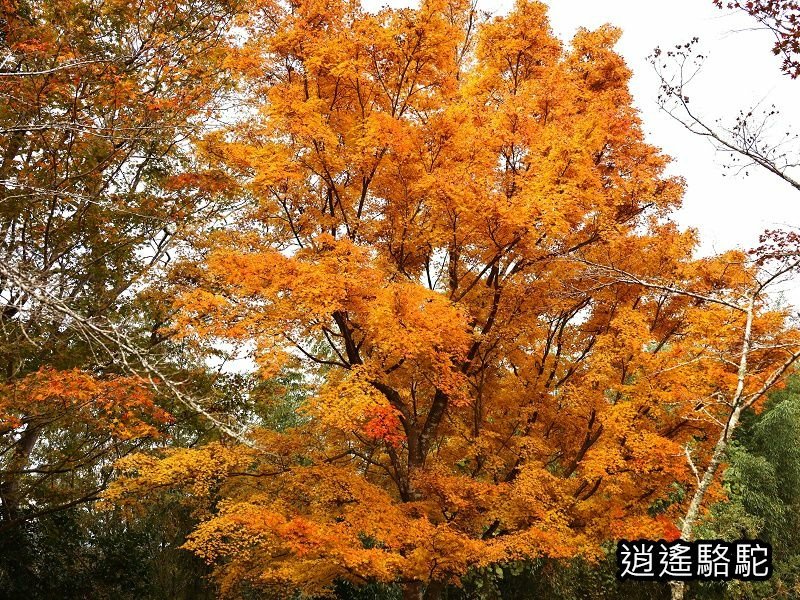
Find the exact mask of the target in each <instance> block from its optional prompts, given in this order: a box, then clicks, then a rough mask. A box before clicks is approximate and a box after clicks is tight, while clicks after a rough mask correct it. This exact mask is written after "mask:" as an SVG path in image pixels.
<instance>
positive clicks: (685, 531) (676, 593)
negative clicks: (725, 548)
mask: <svg viewBox="0 0 800 600" xmlns="http://www.w3.org/2000/svg"><path fill="white" fill-rule="evenodd" d="M754 307H755V294H753V295H751V296H750V300H749V302H748V304H747V311H746V312H747V321H746V322H745V327H744V335H743V338H742V353H741V356H740V357H739V369H738V372H737V381H736V391H735V392H734V394H733V398H731V406H732V407H733V410H732V411H731V414H730V416H729V417H728V422H727V423H726V424H725V427H724V428H723V429H722V431H721V432H720V434H719V438H718V439H717V443H716V445H715V446H714V453H713V454H712V455H711V462H709V463H708V466H707V467H706V470H705V472H704V473H703V477H702V478H701V479H700V481H699V482H698V484H697V489H695V491H694V495H693V496H692V501H691V502H690V503H689V508H688V509H687V510H686V515H685V516H684V518H683V523H682V524H681V539H683V540H686V541H689V540H691V539H692V529H693V527H694V524H695V521H696V520H697V517H698V516H699V514H700V507H701V506H702V504H703V499H704V498H705V495H706V492H707V491H708V488H709V487H711V484H712V483H713V481H714V476H715V475H716V473H717V469H718V468H719V465H720V463H721V462H722V457H723V456H724V455H725V451H726V450H727V449H728V444H729V443H730V440H731V438H732V437H733V432H734V431H735V430H736V427H737V426H738V425H739V418H740V417H741V415H742V410H743V409H744V403H743V396H744V384H745V379H746V377H747V360H748V358H749V356H750V346H751V341H752V331H753V311H754ZM670 588H671V595H672V600H683V598H684V594H685V593H686V584H685V583H684V582H682V581H673V582H670Z"/></svg>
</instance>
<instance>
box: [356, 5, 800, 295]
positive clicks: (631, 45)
mask: <svg viewBox="0 0 800 600" xmlns="http://www.w3.org/2000/svg"><path fill="white" fill-rule="evenodd" d="M545 1H546V3H547V4H548V5H549V6H550V21H551V24H552V26H553V29H554V31H555V32H556V34H557V35H558V36H559V37H560V38H561V39H562V40H564V41H567V42H568V41H569V39H570V38H571V37H572V35H573V34H574V32H575V30H576V29H578V27H581V26H583V27H588V28H590V29H592V28H595V27H598V26H600V25H602V24H604V23H611V24H612V25H615V26H617V27H620V28H621V29H622V30H623V34H622V38H621V40H620V42H619V44H618V45H617V50H618V51H619V52H620V53H621V54H622V55H623V56H624V58H625V60H626V62H627V64H628V66H629V67H630V68H631V70H632V71H633V79H632V81H631V91H632V92H633V95H634V99H635V104H636V107H637V108H638V109H639V110H640V112H641V116H642V120H643V123H644V129H645V132H646V134H647V136H648V140H649V141H650V143H652V144H654V145H656V146H658V147H660V148H662V149H663V150H664V152H666V153H667V154H669V155H670V156H672V157H673V159H674V163H673V165H672V167H671V172H672V173H674V174H678V175H681V176H683V177H684V178H685V179H686V182H687V190H686V195H685V198H684V203H683V207H682V208H681V210H680V211H679V212H678V213H677V214H676V218H677V220H678V222H679V223H680V224H681V225H683V226H685V227H694V228H696V229H698V230H699V231H700V238H701V241H702V247H701V252H702V253H703V254H711V253H714V252H720V251H723V250H727V249H729V248H732V247H742V248H751V247H753V246H755V245H756V244H757V242H758V236H759V234H760V233H761V232H762V231H763V230H764V229H766V228H772V229H775V228H778V227H782V226H800V195H798V193H797V192H796V191H795V190H793V189H792V188H791V187H790V186H789V185H788V184H786V183H784V182H782V181H780V180H778V179H777V178H776V177H775V176H774V175H770V174H768V173H764V172H761V171H759V170H758V169H750V170H749V176H747V177H745V176H744V175H740V176H734V175H733V174H732V173H731V171H730V170H729V171H727V174H724V173H725V170H724V169H723V168H722V165H723V164H725V163H726V157H725V156H724V155H721V154H717V153H715V151H714V148H713V147H712V146H711V145H710V143H709V142H708V141H707V140H705V139H702V138H700V137H698V136H695V135H693V134H691V133H689V132H687V131H685V130H684V129H683V128H682V127H681V126H680V125H679V124H678V123H677V122H675V121H674V120H673V119H671V118H670V117H669V116H668V115H666V114H665V113H663V112H662V111H661V110H660V109H659V108H658V106H657V104H656V97H657V95H658V78H657V77H656V74H655V73H654V71H653V68H652V66H651V65H650V64H649V63H648V62H647V59H646V58H647V56H648V55H649V54H650V53H651V52H652V51H653V49H654V48H655V47H656V46H661V47H662V48H665V49H667V48H670V47H674V46H675V45H676V44H680V43H684V42H686V41H688V40H689V39H691V38H692V37H694V36H697V37H699V38H700V44H699V47H698V50H699V51H700V52H701V53H702V54H704V55H705V56H706V57H707V59H706V61H705V64H704V66H703V68H702V70H701V71H700V73H699V74H698V76H697V78H696V79H695V80H694V81H693V82H692V84H691V88H690V89H689V92H688V93H689V95H690V105H691V106H693V107H694V110H696V111H697V112H698V113H699V114H700V115H702V116H703V117H704V118H705V119H706V120H708V121H711V122H713V121H714V120H715V119H717V118H722V119H723V121H724V122H728V123H730V122H732V121H733V119H734V118H735V116H736V114H737V113H738V111H739V109H742V108H745V109H746V108H749V107H750V106H752V105H754V104H756V103H758V102H760V103H761V105H762V106H765V105H770V104H775V105H776V106H777V108H778V109H779V110H780V111H781V117H780V122H781V123H786V124H796V125H800V119H798V117H800V80H795V81H792V80H791V79H789V78H788V77H787V76H786V75H783V74H782V73H781V71H780V60H779V59H778V57H775V56H774V55H773V54H772V53H771V49H772V42H773V37H772V35H771V34H770V33H769V32H768V31H765V30H763V29H757V24H756V22H755V21H754V20H752V19H750V18H749V17H747V16H746V15H744V14H741V13H734V12H731V11H722V10H719V9H717V8H716V7H714V5H713V4H712V1H711V0H671V1H670V2H666V3H656V2H652V1H646V0H605V1H602V0H549V1H547V0H545ZM386 4H388V5H389V6H392V7H400V6H411V5H416V4H417V2H414V1H413V0H392V1H390V2H386V0H378V1H376V0H364V6H365V7H366V8H368V9H370V10H374V9H377V8H378V7H379V6H382V5H386ZM478 6H479V8H480V9H482V10H485V11H489V12H491V13H493V14H503V13H505V12H507V11H508V10H509V9H510V8H511V7H512V6H513V0H478ZM798 129H800V127H794V131H795V132H797V131H798ZM798 150H800V148H798ZM784 287H785V290H786V292H787V297H788V298H789V299H791V300H792V301H793V303H794V304H795V305H797V306H800V281H798V280H795V281H794V283H792V284H790V286H789V287H786V286H784Z"/></svg>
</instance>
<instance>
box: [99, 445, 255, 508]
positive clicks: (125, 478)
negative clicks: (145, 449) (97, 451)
mask: <svg viewBox="0 0 800 600" xmlns="http://www.w3.org/2000/svg"><path fill="white" fill-rule="evenodd" d="M251 460H252V456H251V451H249V450H248V449H245V448H241V447H237V448H228V447H226V446H223V445H222V444H220V443H211V444H208V445H206V446H204V447H203V448H200V449H192V448H177V449H172V450H168V451H165V452H164V456H163V457H161V458H157V457H154V456H150V455H147V454H131V455H128V456H126V457H124V458H122V459H120V460H119V461H117V463H116V465H115V466H116V468H117V469H119V471H120V472H121V473H122V476H121V477H120V478H118V479H117V480H115V481H114V482H113V484H112V485H111V486H110V487H109V488H108V490H107V491H106V493H105V495H104V498H105V501H106V502H114V503H121V502H126V501H129V500H130V499H133V501H134V502H136V501H139V500H141V499H142V498H144V497H148V496H150V495H151V494H153V493H159V492H161V491H163V490H165V489H167V490H168V489H173V490H174V489H180V490H185V491H187V492H188V493H190V494H191V495H193V496H194V497H196V498H201V499H203V498H208V497H209V494H211V493H212V490H213V489H214V488H215V487H216V486H217V485H218V484H219V483H220V482H221V481H223V480H224V479H225V478H226V477H227V476H228V475H229V473H230V472H231V471H234V470H236V469H245V468H246V466H247V465H248V464H249V462H250V461H251Z"/></svg>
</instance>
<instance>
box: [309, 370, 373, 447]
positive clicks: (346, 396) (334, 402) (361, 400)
mask: <svg viewBox="0 0 800 600" xmlns="http://www.w3.org/2000/svg"><path fill="white" fill-rule="evenodd" d="M369 379H370V374H369V373H368V372H366V370H365V369H363V368H360V367H355V368H353V369H350V370H349V371H347V372H345V373H343V374H338V373H337V374H334V375H333V376H331V377H330V378H329V379H328V381H327V382H326V384H325V385H324V386H323V388H322V390H320V392H319V393H318V394H317V395H316V396H315V397H314V398H313V399H312V400H311V401H310V402H309V403H308V406H307V407H306V408H305V409H304V410H305V411H307V412H308V413H309V414H310V415H312V416H313V417H314V418H315V419H317V420H318V421H319V423H320V424H321V425H322V426H323V427H330V428H334V429H338V430H340V431H344V432H348V433H349V432H351V431H353V430H358V431H361V430H362V429H363V428H364V427H365V425H366V424H367V423H368V422H369V420H370V419H371V418H372V417H373V416H375V415H376V414H377V413H376V412H375V411H376V410H377V409H382V408H386V407H388V404H387V401H386V398H385V397H384V396H383V395H382V394H381V393H380V392H379V391H378V390H376V389H375V388H374V387H373V386H372V385H371V384H370V383H369Z"/></svg>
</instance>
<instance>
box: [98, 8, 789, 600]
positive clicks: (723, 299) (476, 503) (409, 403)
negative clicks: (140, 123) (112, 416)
mask: <svg viewBox="0 0 800 600" xmlns="http://www.w3.org/2000/svg"><path fill="white" fill-rule="evenodd" d="M246 28H247V31H248V35H247V41H246V42H244V45H243V47H242V48H240V53H239V55H238V60H237V61H236V63H235V65H234V68H236V69H238V71H239V75H240V77H241V79H242V82H243V88H242V89H243V90H245V91H246V92H247V94H249V95H250V96H251V97H252V98H253V99H255V101H256V102H257V104H258V106H259V109H258V111H253V112H252V114H251V116H249V117H248V118H247V119H245V120H242V121H241V122H240V123H239V124H238V125H237V126H235V127H233V128H231V129H229V130H225V131H220V132H218V133H216V134H213V135H210V136H208V137H206V138H204V140H203V141H202V142H200V143H199V144H198V152H199V154H200V155H201V156H202V157H203V159H204V161H205V163H206V166H207V169H208V174H214V178H215V179H216V180H218V181H219V180H223V179H225V178H227V179H228V180H229V181H230V182H231V185H233V184H235V185H237V186H240V189H241V190H242V193H244V194H246V195H247V196H248V197H249V198H250V199H251V205H250V208H249V209H248V210H246V211H243V212H242V213H240V214H239V215H238V218H237V219H235V220H233V221H232V222H229V223H226V224H224V226H221V227H220V228H219V230H217V231H216V232H215V233H214V234H213V235H210V236H208V238H207V239H205V240H204V241H203V243H201V244H198V247H197V248H196V250H197V255H198V257H199V259H198V260H191V259H187V260H185V261H183V262H182V263H181V264H180V265H179V266H178V267H177V268H176V269H175V271H174V273H173V278H172V281H173V283H174V285H175V286H176V288H177V290H178V292H179V295H178V300H177V303H176V308H177V309H178V312H177V317H176V319H175V322H174V330H175V331H176V332H178V335H181V336H183V338H184V339H185V340H187V341H188V342H191V343H194V344H196V345H197V347H198V348H204V347H212V346H213V345H214V344H217V343H218V342H220V341H221V340H224V341H227V342H230V343H233V344H243V345H245V346H247V345H248V344H249V345H252V346H253V347H254V348H255V350H254V353H253V356H254V359H255V361H256V362H257V364H258V365H259V367H260V369H261V372H262V375H263V376H264V377H266V378H269V377H272V376H274V375H275V374H277V373H280V372H281V370H284V369H287V368H294V369H298V368H299V369H301V370H302V372H303V374H304V381H305V383H306V385H307V386H308V388H309V389H310V393H309V396H308V399H307V401H306V402H305V403H304V405H303V406H302V408H301V409H300V413H301V414H300V418H299V419H298V422H297V424H295V425H294V426H292V427H289V428H286V429H284V430H283V431H274V430H269V429H266V428H259V427H254V428H253V429H252V431H251V432H250V439H251V440H252V442H253V444H252V445H251V446H247V445H243V444H237V443H224V442H220V443H215V444H212V445H209V446H205V447H201V448H193V449H174V450H171V451H170V452H168V453H167V454H166V455H165V456H161V457H153V456H146V455H136V456H132V457H129V458H127V459H125V460H124V461H123V462H122V463H121V464H120V467H121V468H123V469H125V470H126V471H127V474H128V476H127V477H126V478H124V479H121V480H120V481H119V482H118V483H117V484H116V485H115V486H114V487H113V489H112V490H111V492H110V493H109V498H110V499H112V500H114V501H117V502H121V501H123V499H124V498H126V497H133V498H137V499H141V498H142V497H143V496H145V497H146V495H147V494H149V493H154V492H155V491H157V490H161V489H164V488H165V487H166V488H183V489H185V490H186V491H187V492H188V493H189V494H190V495H191V497H193V498H194V499H195V500H196V501H197V502H199V504H198V506H199V507H200V508H199V509H198V510H200V511H201V513H200V514H202V515H203V517H204V520H203V522H202V523H201V525H200V526H199V527H198V529H197V530H196V531H195V532H194V533H193V535H192V536H191V538H190V540H189V541H188V543H187V544H186V547H187V548H189V549H191V550H193V551H195V552H196V553H198V554H199V555H201V556H203V557H205V558H207V559H208V560H209V561H211V562H214V563H215V564H216V569H217V570H216V573H217V576H218V578H219V581H220V583H221V585H222V590H223V593H224V594H234V593H235V592H236V590H237V589H238V587H239V586H241V585H242V584H246V585H248V586H257V587H263V588H264V589H265V590H272V591H276V590H277V593H278V594H280V593H281V591H284V592H285V591H286V590H300V591H302V592H304V593H308V594H315V593H324V592H325V591H326V590H329V589H330V586H331V584H332V583H333V582H334V581H336V580H337V579H345V580H350V581H353V582H356V583H363V582H368V581H386V582H392V581H394V582H400V583H401V584H402V586H403V590H404V594H405V596H406V597H408V598H418V597H422V596H423V595H424V596H425V597H428V598H435V597H437V595H438V594H440V592H441V590H442V588H443V586H444V585H446V584H448V583H452V582H457V581H458V578H459V577H460V576H462V575H464V574H465V573H466V572H467V571H468V570H469V569H470V568H473V567H481V566H486V565H491V564H497V563H502V562H506V561H513V560H520V559H526V558H531V557H539V556H549V557H572V556H576V555H582V556H587V557H593V556H597V555H598V554H599V552H600V545H601V544H602V543H603V542H604V541H607V540H609V539H614V538H636V537H640V536H644V537H650V538H659V537H667V538H675V537H677V536H678V534H679V531H678V529H677V528H676V524H679V521H678V517H679V516H681V515H683V512H684V510H685V507H686V506H685V504H684V503H683V502H681V500H680V494H675V493H674V492H675V491H676V490H681V489H683V490H686V489H691V488H693V487H694V486H696V484H697V481H696V477H695V474H694V472H693V469H694V468H695V467H694V465H695V463H696V462H697V463H702V462H703V461H708V460H709V458H710V457H711V455H712V452H713V445H714V441H715V439H716V436H717V433H718V432H719V431H720V427H721V426H722V423H723V421H724V419H725V418H726V415H727V414H728V412H729V409H730V406H729V405H728V404H727V403H726V402H725V400H724V398H725V397H726V395H727V394H729V393H731V392H732V390H735V389H737V385H738V384H739V382H740V381H741V379H740V378H739V377H738V375H739V371H738V363H737V362H736V360H737V359H736V357H737V356H738V353H739V352H740V350H741V343H742V331H743V329H744V328H745V325H746V323H745V321H746V320H747V321H748V323H749V324H748V325H747V327H748V328H749V329H748V331H750V332H751V334H752V335H751V337H752V339H751V340H750V341H751V342H752V344H751V345H750V346H749V347H748V352H749V357H750V361H749V363H748V365H749V366H748V369H747V378H746V380H745V381H744V383H743V384H742V385H743V389H742V390H741V391H742V393H745V394H747V393H757V391H758V390H759V389H760V387H761V386H763V385H764V383H765V382H770V381H771V379H770V377H771V374H772V373H773V369H774V368H775V366H776V365H778V364H781V362H782V361H783V360H784V353H785V352H786V348H788V347H793V345H794V346H796V345H797V334H796V333H795V332H794V331H793V330H791V328H790V327H789V326H788V324H787V319H786V317H787V315H786V314H785V313H784V312H782V311H780V310H774V309H771V308H770V304H769V303H768V302H767V301H766V300H765V299H764V298H762V297H760V296H759V297H756V296H755V295H751V296H752V298H753V303H752V305H751V307H752V308H753V310H751V311H750V312H749V313H747V315H749V317H747V316H746V315H745V313H743V311H742V310H739V309H737V308H736V304H735V303H736V302H737V301H738V299H739V298H741V297H743V296H746V295H747V294H749V290H751V289H752V286H753V281H754V277H756V266H754V265H753V264H752V263H751V262H749V260H748V257H747V256H746V255H745V254H744V253H742V252H730V253H726V254H724V255H721V256H717V257H714V258H708V259H703V260H696V259H693V257H692V253H693V250H694V247H695V244H696V239H695V234H694V233H693V232H691V231H680V230H679V229H678V228H677V227H676V225H675V224H674V223H673V222H671V221H670V220H669V214H670V211H672V210H673V209H675V208H676V207H677V206H678V205H679V203H680V200H681V195H682V182H681V181H680V180H678V179H676V178H671V177H668V176H666V175H665V174H664V170H665V167H666V165H667V163H668V159H667V158H666V157H665V156H663V155H662V154H661V153H660V152H659V151H658V149H656V148H654V147H652V146H651V145H649V144H647V143H646V142H645V141H644V139H643V134H642V131H641V125H640V122H639V119H638V116H637V114H636V111H635V109H634V108H633V107H632V106H631V96H630V93H629V91H628V87H627V84H628V80H629V77H630V72H629V70H628V69H627V67H626V66H625V64H624V62H623V60H622V59H621V58H620V56H619V55H618V54H616V53H615V52H614V50H613V45H614V43H615V42H616V41H617V39H618V37H619V32H618V31H617V30H616V29H613V28H611V27H602V28H600V29H598V30H595V31H588V30H580V31H579V32H578V33H577V34H576V35H575V37H574V38H573V39H572V41H571V43H570V44H569V45H564V44H562V43H561V42H560V41H559V40H557V39H556V38H555V37H554V35H553V33H552V32H551V30H550V28H549V25H548V21H547V18H546V7H545V6H544V5H543V4H541V3H537V2H530V1H527V0H521V1H520V2H519V3H518V4H517V6H516V8H515V9H514V10H513V11H512V12H511V13H510V14H509V15H508V16H505V17H501V18H494V19H491V20H486V19H483V18H481V17H480V16H479V15H478V14H477V13H476V11H475V10H474V9H473V7H472V6H471V5H470V3H468V2H464V1H462V0H426V1H424V2H422V5H421V7H420V8H419V9H402V10H391V9H384V10H382V11H380V12H378V13H374V14H373V13H369V12H366V11H364V10H362V9H361V8H360V7H359V5H358V3H355V2H348V1H345V0H298V1H295V2H291V3H283V2H271V1H267V2H261V3H257V5H256V6H255V7H254V8H253V10H252V13H251V15H250V19H249V21H248V22H247V23H246ZM654 282H657V283H654ZM677 284H679V285H677ZM748 335H750V334H748ZM772 383H775V382H772ZM772 383H771V384H770V385H772ZM687 454H688V455H689V456H690V460H688V461H687V460H686V456H687ZM704 491H705V492H707V494H706V498H712V499H713V498H719V497H720V496H721V489H719V486H718V485H717V486H715V485H709V486H708V489H707V490H704ZM216 494H219V495H220V496H221V498H222V499H221V500H219V501H217V500H216V499H215V500H214V501H213V502H212V501H211V496H213V495H216Z"/></svg>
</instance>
